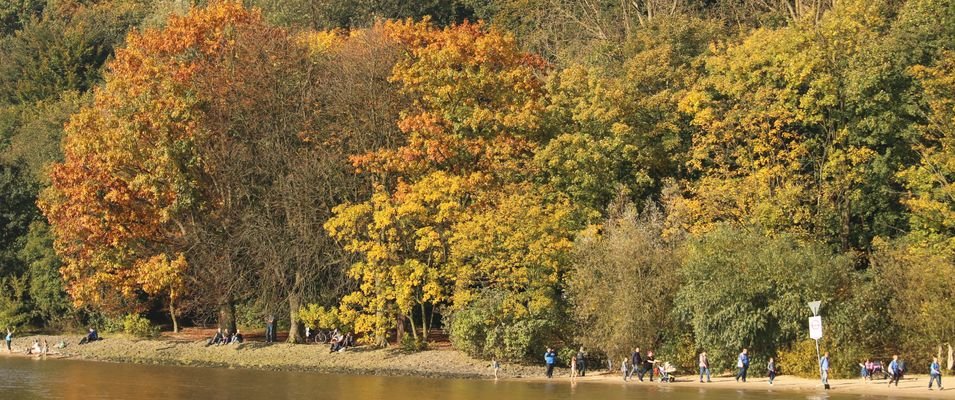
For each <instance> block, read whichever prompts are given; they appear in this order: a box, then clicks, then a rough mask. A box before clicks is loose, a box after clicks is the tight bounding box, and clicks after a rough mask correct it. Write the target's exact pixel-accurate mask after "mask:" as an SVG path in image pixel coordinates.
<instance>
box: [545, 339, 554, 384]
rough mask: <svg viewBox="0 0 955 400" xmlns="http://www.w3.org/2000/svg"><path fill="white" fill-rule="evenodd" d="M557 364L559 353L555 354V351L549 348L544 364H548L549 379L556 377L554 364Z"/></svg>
mask: <svg viewBox="0 0 955 400" xmlns="http://www.w3.org/2000/svg"><path fill="white" fill-rule="evenodd" d="M556 362H557V353H554V349H552V348H550V347H548V348H547V352H546V353H544V363H545V364H547V379H550V378H553V377H554V364H555V363H556Z"/></svg>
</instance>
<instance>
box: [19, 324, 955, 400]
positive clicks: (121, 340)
mask: <svg viewBox="0 0 955 400" xmlns="http://www.w3.org/2000/svg"><path fill="white" fill-rule="evenodd" d="M34 337H36V336H28V337H20V338H16V339H15V340H14V343H13V345H14V350H15V352H14V353H13V355H15V356H20V357H25V356H26V355H25V354H24V351H25V349H26V348H27V347H28V346H30V345H31V344H32V343H33V338H34ZM40 338H41V340H43V339H46V340H47V341H48V342H49V344H50V346H51V347H52V346H54V345H55V344H56V343H58V342H60V341H61V340H62V341H65V342H66V343H67V346H66V348H64V349H51V350H53V351H54V353H53V354H50V355H48V356H45V357H46V358H69V359H81V360H91V361H108V362H124V363H139V364H161V365H182V366H194V367H218V368H248V369H262V370H278V371H316V372H323V373H336V374H360V375H396V376H423V377H431V378H468V379H493V371H492V370H491V369H490V365H489V363H488V362H486V361H483V360H475V359H473V358H471V357H469V356H467V355H466V354H464V353H462V352H460V351H456V350H451V349H437V350H428V351H422V352H418V353H404V352H401V351H399V350H397V349H395V348H388V349H370V348H362V347H359V348H354V349H349V350H348V351H345V352H342V353H330V352H329V350H328V347H327V346H324V345H317V344H311V345H292V344H287V343H272V344H268V343H263V342H255V341H253V342H247V343H244V344H242V345H240V346H236V345H229V346H210V347H206V346H205V341H204V340H185V339H176V338H169V337H164V338H160V339H155V340H141V339H134V338H127V337H123V336H112V335H110V336H108V337H107V338H106V340H101V341H97V342H93V343H90V344H87V345H82V346H79V345H77V344H76V343H77V342H78V339H79V336H78V335H77V336H40ZM0 354H2V355H10V353H6V352H5V351H4V352H0ZM31 357H32V356H31ZM499 375H500V378H501V379H504V380H514V381H525V382H544V381H549V382H553V383H555V384H567V385H590V384H601V385H622V386H631V385H632V386H640V385H672V386H674V387H687V388H690V387H692V388H707V389H709V388H712V389H721V390H746V391H759V392H766V393H772V392H802V393H823V392H824V391H823V389H822V388H821V387H820V384H819V382H818V381H817V380H814V379H804V378H798V377H793V376H788V375H783V376H780V377H778V378H777V379H776V381H775V383H774V384H773V385H772V386H770V385H769V384H768V382H767V380H766V378H765V377H755V378H752V379H750V380H749V382H747V383H737V382H735V380H734V379H733V378H732V377H714V378H713V382H712V383H699V382H698V380H697V379H696V377H694V376H677V381H676V382H674V383H669V384H661V383H659V382H652V383H651V382H649V381H646V382H638V381H635V380H632V381H630V382H623V379H622V377H621V376H620V374H618V373H613V374H610V373H603V371H600V372H597V373H593V372H592V373H591V374H588V376H587V377H583V378H577V379H575V380H573V381H572V380H571V379H570V378H569V377H568V375H569V374H568V372H567V370H565V369H558V370H557V371H556V374H555V378H554V379H552V380H548V379H546V378H544V377H543V376H544V369H543V368H542V367H538V366H525V365H514V364H503V365H502V368H501V371H500V374H499ZM943 380H945V382H944V383H946V384H948V385H950V387H953V388H955V378H953V377H943ZM830 384H831V387H832V389H831V390H830V391H829V392H830V393H833V394H839V393H842V394H858V395H877V396H894V397H910V398H933V399H955V389H947V390H945V391H941V392H940V391H938V390H933V391H929V390H928V376H926V375H908V376H906V378H905V379H904V380H903V381H902V382H901V383H900V384H899V386H898V387H894V386H893V387H888V385H887V381H884V380H876V381H874V382H871V383H864V382H863V381H862V380H861V379H851V380H849V379H833V380H830Z"/></svg>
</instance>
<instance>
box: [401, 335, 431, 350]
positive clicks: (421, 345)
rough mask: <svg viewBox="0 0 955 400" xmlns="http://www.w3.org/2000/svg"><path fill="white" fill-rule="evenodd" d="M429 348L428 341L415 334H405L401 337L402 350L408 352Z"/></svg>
mask: <svg viewBox="0 0 955 400" xmlns="http://www.w3.org/2000/svg"><path fill="white" fill-rule="evenodd" d="M427 349H428V342H425V341H424V340H421V338H420V337H419V338H415V337H414V336H413V335H404V336H402V337H401V350H404V351H407V352H418V351H422V350H427Z"/></svg>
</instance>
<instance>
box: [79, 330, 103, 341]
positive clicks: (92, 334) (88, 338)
mask: <svg viewBox="0 0 955 400" xmlns="http://www.w3.org/2000/svg"><path fill="white" fill-rule="evenodd" d="M97 340H100V337H99V333H98V332H96V329H93V328H90V331H89V333H87V334H86V336H84V337H83V338H82V339H80V344H87V343H90V342H95V341H97Z"/></svg>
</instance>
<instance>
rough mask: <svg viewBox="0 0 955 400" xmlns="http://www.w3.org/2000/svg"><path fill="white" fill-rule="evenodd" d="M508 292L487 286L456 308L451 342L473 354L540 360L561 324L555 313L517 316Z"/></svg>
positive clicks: (518, 359) (551, 344) (507, 358)
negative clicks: (460, 308) (484, 289)
mask: <svg viewBox="0 0 955 400" xmlns="http://www.w3.org/2000/svg"><path fill="white" fill-rule="evenodd" d="M507 297H508V294H507V293H505V292H502V291H500V290H486V291H484V292H482V293H480V294H479V295H478V296H477V298H476V299H475V300H474V301H472V302H471V303H470V304H469V305H468V306H467V307H465V308H464V309H462V310H459V311H457V312H455V313H454V314H453V315H452V316H451V318H450V320H451V322H450V324H448V329H449V333H450V337H451V343H452V344H453V345H454V346H455V348H458V349H460V350H462V351H464V352H466V353H468V354H470V355H472V356H475V357H482V358H492V357H493V358H497V359H498V360H508V361H537V359H538V358H539V356H540V354H539V353H541V352H542V349H544V348H545V347H547V346H556V344H555V343H557V342H558V339H559V335H560V332H561V331H562V330H563V331H567V330H569V328H570V327H569V326H560V325H559V323H558V322H557V321H559V320H560V319H559V318H558V315H555V314H550V315H548V314H545V313H537V314H530V315H523V316H516V315H514V313H513V312H508V310H507V307H508V306H507V300H506V299H507Z"/></svg>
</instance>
